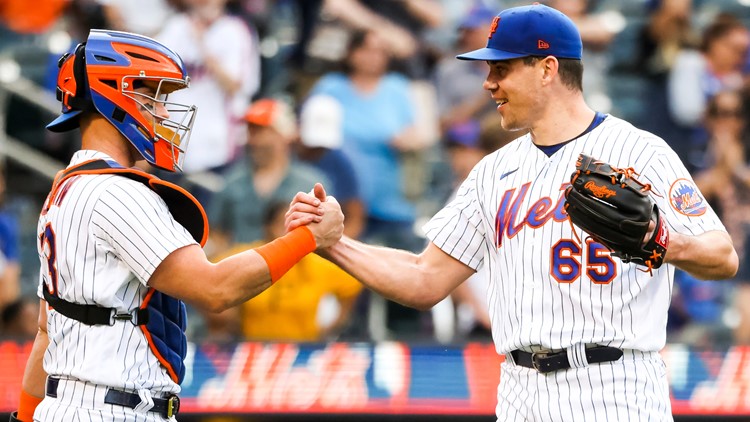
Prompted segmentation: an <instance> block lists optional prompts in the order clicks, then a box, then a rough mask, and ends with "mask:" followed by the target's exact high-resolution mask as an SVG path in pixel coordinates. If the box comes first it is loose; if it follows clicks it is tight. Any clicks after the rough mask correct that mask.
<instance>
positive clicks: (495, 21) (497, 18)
mask: <svg viewBox="0 0 750 422" xmlns="http://www.w3.org/2000/svg"><path fill="white" fill-rule="evenodd" d="M499 23H500V16H495V18H494V19H492V25H490V35H489V36H487V38H492V36H493V35H494V34H495V31H497V25H498V24H499Z"/></svg>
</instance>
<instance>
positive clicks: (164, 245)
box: [37, 151, 196, 393]
mask: <svg viewBox="0 0 750 422" xmlns="http://www.w3.org/2000/svg"><path fill="white" fill-rule="evenodd" d="M92 159H105V160H111V158H110V157H108V156H107V155H105V154H103V153H100V152H96V151H79V152H77V153H76V154H75V155H74V156H73V159H72V160H71V165H75V164H80V163H83V162H85V161H89V160H92ZM48 201H49V198H48ZM53 201H54V202H53V203H52V204H51V206H50V207H49V210H48V211H47V212H46V213H44V212H43V213H42V214H41V215H40V217H39V225H38V229H37V230H38V231H37V233H38V234H39V238H38V240H39V244H38V251H39V259H40V261H41V271H40V277H39V278H40V284H39V289H38V295H39V297H40V298H43V295H42V283H47V285H48V286H49V287H50V288H52V287H53V286H52V285H51V283H52V282H53V278H56V284H57V294H58V295H59V296H60V297H61V298H62V299H65V300H67V301H69V302H74V303H80V304H92V305H98V306H102V307H113V308H116V309H117V310H118V312H129V311H131V310H133V309H135V308H137V307H138V306H140V304H141V303H142V301H143V298H144V296H145V294H146V292H147V291H148V287H147V286H146V283H147V282H148V280H149V278H150V277H151V274H153V272H154V270H156V268H157V267H158V265H159V264H160V263H161V262H162V260H164V258H166V257H167V256H168V255H169V254H170V253H172V252H173V251H175V250H176V249H179V248H181V247H183V246H186V245H190V244H195V243H196V242H195V241H194V240H193V238H192V237H191V236H190V234H189V233H188V232H187V230H185V228H184V227H182V226H181V225H180V224H179V223H177V222H176V221H175V220H174V219H173V218H172V215H171V214H170V213H169V210H168V208H167V205H166V204H165V203H164V201H163V200H162V199H161V198H160V197H159V196H158V195H157V194H156V193H154V192H153V191H152V190H151V189H149V188H148V187H147V186H145V185H144V184H142V183H139V182H136V181H133V180H130V179H127V178H125V177H121V176H116V175H105V174H93V175H78V176H74V177H71V178H69V179H68V180H66V181H64V182H63V185H62V186H60V187H59V190H58V194H57V195H56V197H55V198H54V199H53ZM45 208H46V206H45ZM47 320H48V321H47V333H48V335H49V347H48V348H47V351H46V353H45V355H44V370H45V371H46V372H47V373H48V374H50V375H55V376H58V377H62V378H72V379H78V380H83V381H88V382H91V383H94V384H99V385H104V386H111V387H116V388H120V389H127V390H138V389H149V390H152V391H163V392H172V393H178V392H179V391H180V387H179V386H178V385H177V384H176V383H175V382H174V381H172V379H171V378H170V377H169V374H168V373H167V372H166V370H165V369H164V368H163V367H162V366H161V364H160V363H159V361H158V360H157V358H156V356H154V354H153V353H152V352H151V350H150V349H149V346H148V343H147V341H146V338H145V336H144V334H143V333H142V331H141V330H140V328H139V327H137V326H135V325H133V324H132V323H131V322H129V321H115V322H114V325H113V326H108V325H97V326H91V325H86V324H83V323H81V322H78V321H76V320H73V319H70V318H67V317H65V316H63V315H61V314H59V313H58V312H56V311H55V310H54V309H48V310H47Z"/></svg>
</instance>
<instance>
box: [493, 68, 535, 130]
mask: <svg viewBox="0 0 750 422" xmlns="http://www.w3.org/2000/svg"><path fill="white" fill-rule="evenodd" d="M543 63H544V59H541V60H535V61H534V62H533V63H531V64H526V63H524V59H523V58H519V59H510V60H500V61H488V62H487V64H488V66H489V73H488V75H487V79H486V80H485V82H484V85H483V87H484V89H486V90H487V91H489V92H490V95H491V96H492V99H493V100H495V103H497V110H498V113H500V117H501V125H502V127H503V129H506V130H522V129H528V128H530V127H532V125H533V123H534V121H535V118H539V117H541V116H542V113H541V110H542V109H543V106H544V101H543V96H542V93H541V88H542V87H543V84H542V78H543V76H544V65H543Z"/></svg>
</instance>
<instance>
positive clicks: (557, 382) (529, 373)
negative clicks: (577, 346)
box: [495, 350, 673, 422]
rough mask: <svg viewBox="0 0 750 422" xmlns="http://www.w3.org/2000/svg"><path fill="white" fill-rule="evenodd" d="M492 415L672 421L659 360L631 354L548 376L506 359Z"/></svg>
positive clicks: (527, 419) (541, 420) (502, 420)
mask: <svg viewBox="0 0 750 422" xmlns="http://www.w3.org/2000/svg"><path fill="white" fill-rule="evenodd" d="M495 414H496V415H497V420H498V422H558V421H559V422H569V421H585V422H587V421H597V422H598V421H608V422H613V421H618V422H631V421H639V422H640V421H653V422H663V421H672V420H673V419H672V406H671V402H670V398H669V385H668V383H667V372H666V366H665V365H664V361H663V360H662V359H661V357H660V356H659V353H657V352H638V351H634V350H624V356H623V357H622V358H621V359H619V360H617V361H614V362H605V363H598V364H592V365H589V366H585V367H583V368H571V369H566V370H561V371H555V372H550V373H548V374H540V373H539V372H537V371H536V370H534V369H530V368H525V367H522V366H517V365H516V364H514V363H513V362H511V361H510V360H506V361H505V362H503V364H502V370H501V375H500V385H499V386H498V391H497V408H496V409H495Z"/></svg>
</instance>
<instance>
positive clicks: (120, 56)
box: [47, 29, 196, 171]
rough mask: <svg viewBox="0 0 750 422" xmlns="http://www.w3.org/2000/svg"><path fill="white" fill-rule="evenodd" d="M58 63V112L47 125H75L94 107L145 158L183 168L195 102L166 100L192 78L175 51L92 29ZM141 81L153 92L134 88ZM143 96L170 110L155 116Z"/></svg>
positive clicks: (54, 127) (58, 129)
mask: <svg viewBox="0 0 750 422" xmlns="http://www.w3.org/2000/svg"><path fill="white" fill-rule="evenodd" d="M58 65H59V66H60V71H59V74H58V77H57V99H58V100H60V101H61V102H62V115H60V116H59V117H58V118H57V119H55V120H54V121H53V122H52V123H50V124H49V125H47V129H49V130H51V131H53V132H64V131H68V130H72V129H75V128H76V127H78V124H79V119H80V114H81V113H83V112H85V111H88V110H93V111H96V112H98V113H99V114H101V115H102V116H104V118H106V119H107V120H108V121H109V122H110V123H112V125H114V126H115V127H116V128H117V129H118V130H119V131H120V133H122V134H123V136H125V137H126V138H127V139H128V140H129V141H130V142H131V143H132V144H133V146H135V148H136V149H137V150H138V152H139V153H140V154H141V155H142V156H143V158H145V159H146V161H148V162H149V163H151V164H153V165H155V166H157V167H159V168H162V169H165V170H169V171H175V170H181V169H182V163H183V162H184V160H185V150H186V148H187V144H188V140H189V137H190V130H191V128H192V126H193V122H194V120H195V112H196V107H195V106H192V105H184V104H176V103H170V102H168V101H167V95H168V94H169V93H170V92H173V91H176V90H178V89H182V88H186V87H187V86H188V84H189V82H190V78H189V77H188V75H187V72H186V71H185V65H184V64H183V63H182V59H180V57H179V56H178V55H177V53H175V52H173V51H172V50H170V49H169V48H167V47H165V46H164V45H162V44H160V43H159V42H157V41H155V40H153V39H151V38H148V37H144V36H141V35H136V34H130V33H127V32H118V31H105V30H98V29H94V30H91V32H90V33H89V37H88V39H87V41H86V42H85V43H81V44H79V45H78V46H77V47H76V49H75V51H74V52H73V53H72V54H71V53H68V54H65V55H64V56H62V57H61V58H60V61H59V62H58ZM142 86H147V87H149V88H151V89H153V91H154V92H155V94H154V96H153V97H151V96H148V95H146V94H144V93H141V92H138V91H136V89H137V88H139V87H142ZM144 100H147V101H148V102H153V104H155V103H161V104H164V106H165V107H166V109H167V111H168V112H169V114H170V116H169V117H168V118H167V119H163V117H158V116H157V115H156V114H155V113H154V111H153V107H149V106H148V105H147V104H145V103H144V102H143V101H144ZM143 109H145V110H147V111H148V113H149V114H151V118H150V119H149V118H145V117H144V116H143V114H142V113H141V110H143ZM173 115H175V116H176V118H175V117H172V116H173Z"/></svg>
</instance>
